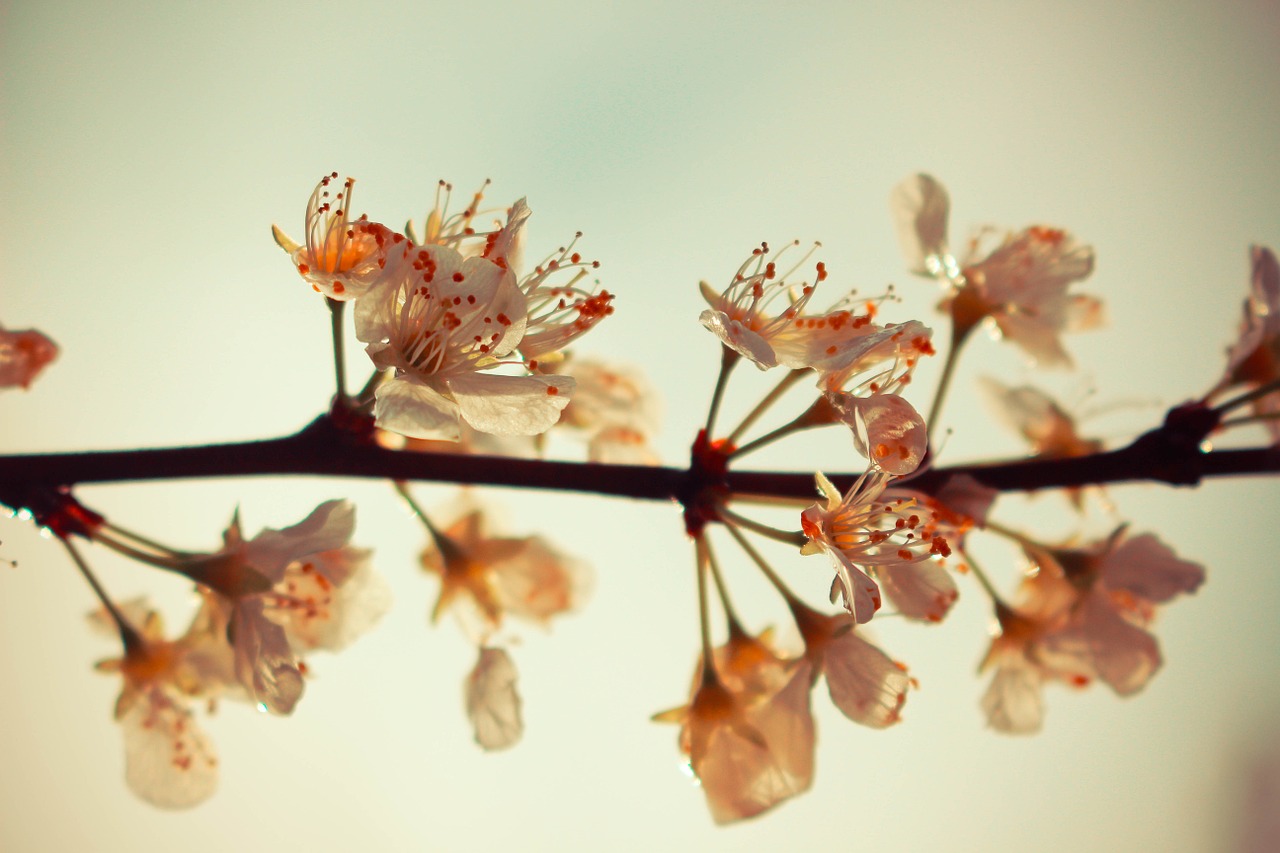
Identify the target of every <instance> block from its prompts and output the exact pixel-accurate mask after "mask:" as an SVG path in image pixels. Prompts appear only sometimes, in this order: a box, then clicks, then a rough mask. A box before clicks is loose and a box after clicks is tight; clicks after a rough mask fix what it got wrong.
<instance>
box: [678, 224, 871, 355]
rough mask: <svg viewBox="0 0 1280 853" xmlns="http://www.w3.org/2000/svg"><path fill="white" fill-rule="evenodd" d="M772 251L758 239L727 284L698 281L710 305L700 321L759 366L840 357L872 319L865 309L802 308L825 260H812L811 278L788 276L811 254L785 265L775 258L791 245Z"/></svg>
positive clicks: (822, 273) (823, 274)
mask: <svg viewBox="0 0 1280 853" xmlns="http://www.w3.org/2000/svg"><path fill="white" fill-rule="evenodd" d="M794 245H796V244H794V243H792V244H788V246H786V247H784V248H783V249H782V250H781V251H779V252H776V253H774V254H772V255H770V253H769V246H768V244H766V243H761V244H760V247H759V248H757V249H754V250H752V252H751V256H750V257H748V258H747V259H746V260H745V261H743V262H742V265H741V266H739V267H738V271H737V272H736V273H735V274H734V276H733V279H732V281H730V282H729V286H728V287H727V288H725V290H724V291H723V292H717V291H716V290H715V288H713V287H712V286H711V285H710V284H708V283H707V282H705V281H704V282H702V283H701V285H700V286H701V288H702V295H703V298H705V299H706V300H707V303H708V304H709V305H710V306H711V307H710V308H708V309H707V310H705V311H703V312H702V315H701V316H700V318H699V319H700V320H701V322H702V325H703V326H705V327H706V328H707V329H708V330H709V331H711V332H712V333H713V334H714V335H715V336H716V337H718V338H719V339H720V341H721V343H723V344H724V345H725V346H726V347H729V348H730V349H732V350H734V351H735V352H737V353H739V354H741V355H744V356H746V357H747V358H748V359H750V360H751V361H752V363H754V364H755V365H756V367H758V368H760V369H761V370H767V369H769V368H771V367H776V366H778V365H779V364H782V365H785V366H787V367H791V368H801V367H813V366H815V365H817V364H819V363H821V362H823V361H825V360H829V359H832V358H835V357H838V356H839V354H840V351H841V349H842V348H843V347H845V346H847V345H848V342H849V340H850V339H851V338H855V337H857V336H858V335H859V333H860V331H861V330H862V329H863V328H865V327H869V326H870V325H871V318H870V316H869V315H855V314H853V313H852V312H850V311H847V310H834V311H831V312H828V313H826V314H821V315H813V316H809V315H806V314H805V313H804V309H805V308H806V307H807V306H808V304H809V300H810V298H811V297H812V296H813V291H814V289H815V288H816V287H817V285H818V283H819V282H821V281H823V280H824V279H825V278H826V277H827V270H826V266H825V265H824V264H823V263H822V262H818V263H817V265H816V266H815V275H814V283H813V284H809V283H808V282H805V281H798V282H797V281H793V280H791V279H790V277H791V276H792V275H793V274H794V273H795V272H796V270H797V269H798V268H799V266H800V264H802V263H804V261H805V260H806V259H807V258H808V257H809V255H808V254H805V255H804V256H803V257H801V258H800V260H798V261H797V262H796V263H795V264H792V265H791V266H790V267H789V268H787V269H785V270H783V269H781V268H779V266H778V261H779V259H780V258H781V257H782V254H783V253H784V252H785V251H786V250H787V249H788V248H790V247H791V246H794Z"/></svg>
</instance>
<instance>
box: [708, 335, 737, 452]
mask: <svg viewBox="0 0 1280 853" xmlns="http://www.w3.org/2000/svg"><path fill="white" fill-rule="evenodd" d="M741 358H742V356H741V355H739V353H738V351H737V350H735V349H730V348H729V347H727V346H724V345H723V344H721V346H720V374H719V375H718V376H717V377H716V389H715V391H713V392H712V394H711V407H710V408H709V409H708V410H707V427H706V431H707V441H710V440H711V439H712V437H713V433H712V430H713V429H714V428H715V424H716V415H717V414H718V413H719V411H720V400H721V399H722V398H723V397H724V389H725V387H726V386H727V385H728V384H729V374H730V373H731V372H732V371H733V368H734V367H735V366H736V365H737V363H738V361H739V360H740V359H741Z"/></svg>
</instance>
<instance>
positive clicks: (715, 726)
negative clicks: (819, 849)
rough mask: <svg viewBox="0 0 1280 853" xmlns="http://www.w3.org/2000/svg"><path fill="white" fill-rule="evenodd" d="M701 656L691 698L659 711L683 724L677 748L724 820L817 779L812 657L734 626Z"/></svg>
mask: <svg viewBox="0 0 1280 853" xmlns="http://www.w3.org/2000/svg"><path fill="white" fill-rule="evenodd" d="M713 659H714V661H715V668H714V670H706V669H704V668H703V666H702V662H701V661H699V663H698V668H697V674H696V675H695V678H694V686H693V691H692V695H691V697H690V700H689V704H687V705H685V706H683V707H680V708H676V709H673V710H671V711H665V712H663V713H660V714H657V715H655V716H654V719H655V720H657V721H659V722H678V723H681V724H682V727H681V730H680V748H681V751H682V752H684V753H685V754H686V755H687V756H689V761H690V766H691V767H692V769H693V772H694V774H695V775H696V776H697V778H698V780H699V781H700V782H701V784H702V790H703V793H704V794H705V795H706V798H707V806H708V807H709V808H710V810H711V816H712V818H713V819H714V820H715V821H716V823H719V824H725V823H732V822H733V821H737V820H742V819H744V818H748V817H753V816H755V815H758V814H760V813H762V812H764V811H767V810H768V809H771V808H773V807H774V806H776V805H778V804H779V803H781V802H783V801H785V800H787V799H789V798H790V797H794V796H795V795H797V794H801V793H803V792H805V791H806V790H808V789H809V787H810V785H811V784H812V783H813V750H814V741H815V735H814V725H813V716H812V714H811V713H810V710H809V690H810V685H811V684H812V682H813V675H812V670H811V668H810V665H809V663H808V661H807V660H803V659H801V660H796V661H788V660H784V659H782V658H780V657H778V656H777V655H776V654H775V653H774V652H773V650H772V649H771V648H770V647H769V645H768V643H767V642H766V640H765V639H762V638H756V637H752V636H750V635H749V634H746V633H743V632H740V631H735V632H731V634H730V638H729V641H728V642H727V643H726V644H725V645H723V646H721V647H719V648H717V649H716V650H715V651H714V654H713Z"/></svg>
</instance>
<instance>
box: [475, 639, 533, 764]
mask: <svg viewBox="0 0 1280 853" xmlns="http://www.w3.org/2000/svg"><path fill="white" fill-rule="evenodd" d="M463 697H464V700H465V704H466V709H467V719H469V720H470V721H471V727H472V729H473V730H474V731H475V737H476V743H478V744H480V746H481V747H482V748H483V749H485V750H487V751H490V752H493V751H496V750H500V749H507V748H509V747H512V746H515V745H516V743H517V742H518V741H519V740H520V737H521V735H523V734H524V720H523V719H522V718H521V715H520V704H521V703H520V694H519V693H518V692H517V691H516V666H515V663H514V662H513V661H512V660H511V655H509V654H507V651H506V649H502V648H498V647H492V646H481V647H480V650H479V657H478V658H477V660H476V665H475V666H474V667H473V668H472V669H471V672H470V673H468V674H467V679H466V682H465V684H464V685H463Z"/></svg>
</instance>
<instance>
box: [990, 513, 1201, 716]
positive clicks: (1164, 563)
mask: <svg viewBox="0 0 1280 853" xmlns="http://www.w3.org/2000/svg"><path fill="white" fill-rule="evenodd" d="M1024 548H1025V550H1026V553H1027V556H1028V558H1029V559H1030V560H1031V561H1032V563H1033V565H1034V566H1035V570H1034V573H1033V574H1031V575H1029V576H1028V577H1027V578H1025V579H1024V580H1023V582H1022V585H1021V587H1020V588H1019V592H1018V601H1017V603H1016V609H1013V608H1009V607H1005V606H1003V605H997V608H996V614H997V617H998V618H999V622H1000V627H1001V633H1000V635H999V636H998V637H997V638H996V639H995V640H994V641H993V642H992V645H991V650H990V651H989V652H988V654H987V658H986V660H985V661H984V662H983V668H984V669H985V668H987V667H990V666H995V667H996V676H995V678H994V679H993V681H992V684H991V687H990V688H989V689H988V691H987V695H986V697H985V698H984V699H983V708H984V710H985V711H986V712H987V715H988V719H989V721H990V723H991V725H992V726H993V727H994V728H996V729H998V730H1001V731H1006V732H1012V733H1025V732H1033V731H1037V730H1038V729H1039V728H1040V724H1041V720H1042V717H1043V703H1042V700H1041V698H1040V687H1041V685H1042V684H1043V683H1044V682H1046V681H1050V680H1057V681H1062V682H1064V683H1067V684H1070V685H1072V686H1076V687H1082V686H1085V685H1087V684H1089V683H1090V682H1091V681H1093V680H1094V679H1097V680H1100V681H1102V682H1103V683H1105V684H1107V686H1109V687H1110V688H1111V689H1112V690H1114V691H1115V692H1116V694H1117V695H1120V696H1128V695H1131V694H1133V693H1136V692H1137V691H1139V690H1141V689H1142V688H1143V687H1144V686H1146V684H1147V682H1148V681H1150V679H1151V677H1152V676H1153V675H1155V673H1156V671H1157V670H1158V669H1159V668H1160V666H1161V663H1162V659H1161V656H1160V648H1159V644H1158V643H1157V642H1156V639H1155V637H1154V636H1153V635H1152V634H1151V633H1150V632H1149V631H1147V630H1146V629H1147V627H1148V626H1149V625H1150V622H1151V620H1152V618H1153V617H1154V613H1155V606H1156V605H1157V604H1162V603H1166V602H1168V601H1169V600H1171V599H1172V598H1173V597H1174V596H1176V595H1178V594H1179V593H1189V592H1194V591H1195V589H1196V588H1198V587H1199V585H1200V583H1201V582H1202V581H1203V579H1204V569H1203V567H1201V566H1200V565H1198V564H1196V563H1191V562H1188V561H1186V560H1181V559H1179V558H1178V557H1177V556H1176V555H1175V554H1174V553H1173V551H1171V550H1170V549H1169V548H1168V547H1167V546H1165V545H1164V544H1163V543H1161V542H1160V541H1159V540H1158V539H1156V537H1154V536H1152V535H1150V534H1143V535H1141V536H1135V537H1133V538H1128V537H1127V536H1126V531H1125V530H1124V528H1121V529H1119V530H1117V531H1116V532H1115V533H1114V534H1112V535H1111V536H1110V537H1109V538H1108V539H1106V540H1104V541H1102V542H1096V543H1093V544H1091V545H1088V546H1085V547H1083V548H1066V547H1046V546H1041V545H1038V544H1034V543H1030V542H1027V543H1025V544H1024Z"/></svg>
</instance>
